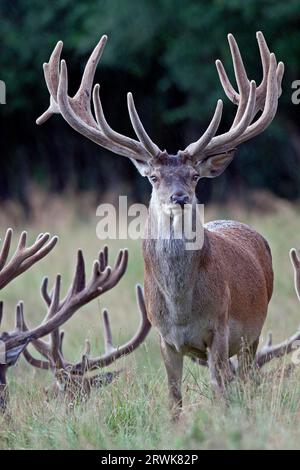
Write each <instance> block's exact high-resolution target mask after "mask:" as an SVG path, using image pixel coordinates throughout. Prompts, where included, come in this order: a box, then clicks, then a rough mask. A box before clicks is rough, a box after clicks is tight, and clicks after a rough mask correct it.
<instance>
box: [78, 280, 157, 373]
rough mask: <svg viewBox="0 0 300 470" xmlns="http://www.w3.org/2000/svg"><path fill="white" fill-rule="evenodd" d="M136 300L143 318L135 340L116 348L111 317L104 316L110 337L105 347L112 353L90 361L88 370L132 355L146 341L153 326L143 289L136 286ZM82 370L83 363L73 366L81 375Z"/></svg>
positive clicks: (106, 337)
mask: <svg viewBox="0 0 300 470" xmlns="http://www.w3.org/2000/svg"><path fill="white" fill-rule="evenodd" d="M136 298H137V304H138V307H139V313H140V317H141V320H140V325H139V327H138V330H137V332H136V333H135V335H134V336H133V338H132V339H131V340H130V341H128V342H127V343H125V344H124V345H123V346H120V347H117V348H114V347H113V345H112V337H111V331H110V323H109V317H108V314H107V315H105V314H104V316H103V321H104V322H106V323H105V324H104V325H105V326H104V331H105V335H107V334H108V336H105V347H106V348H107V347H108V348H109V349H110V352H106V351H105V353H104V354H103V355H102V356H100V357H97V358H93V359H89V360H88V370H95V369H98V368H100V367H106V366H108V365H110V364H112V363H113V362H115V361H116V360H117V359H119V358H120V357H123V356H126V355H128V354H130V353H131V352H132V351H134V350H135V349H136V348H137V347H138V346H139V345H140V344H141V343H142V342H143V341H144V339H145V338H146V336H147V334H148V333H149V331H150V328H151V324H150V322H149V320H148V318H147V311H146V306H145V301H144V295H143V289H142V287H141V286H140V285H137V286H136ZM107 341H108V342H107ZM80 370H81V363H78V364H76V365H74V366H73V370H72V372H74V373H76V372H77V373H79V372H80Z"/></svg>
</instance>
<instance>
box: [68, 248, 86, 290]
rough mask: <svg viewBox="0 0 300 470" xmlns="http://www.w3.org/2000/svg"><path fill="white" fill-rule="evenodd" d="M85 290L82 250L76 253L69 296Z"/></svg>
mask: <svg viewBox="0 0 300 470" xmlns="http://www.w3.org/2000/svg"><path fill="white" fill-rule="evenodd" d="M84 288H85V262H84V257H83V253H82V250H78V252H77V263H76V270H75V275H74V279H73V282H72V287H71V295H73V294H77V293H78V292H81V291H82V290H83V289H84Z"/></svg>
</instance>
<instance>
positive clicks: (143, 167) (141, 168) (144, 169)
mask: <svg viewBox="0 0 300 470" xmlns="http://www.w3.org/2000/svg"><path fill="white" fill-rule="evenodd" d="M130 160H131V161H132V163H133V164H134V166H135V167H136V168H137V170H138V172H139V173H140V175H142V176H147V174H148V173H149V165H148V163H145V162H142V161H141V160H135V159H134V158H131V159H130Z"/></svg>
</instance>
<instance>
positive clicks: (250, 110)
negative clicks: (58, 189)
mask: <svg viewBox="0 0 300 470" xmlns="http://www.w3.org/2000/svg"><path fill="white" fill-rule="evenodd" d="M106 41H107V36H102V38H101V39H100V41H99V43H98V45H97V46H96V47H95V49H94V51H93V53H92V54H91V56H90V58H89V60H88V62H87V64H86V67H85V70H84V73H83V77H82V81H81V84H80V87H79V90H78V91H77V93H76V94H75V96H74V97H73V98H70V97H69V96H68V74H67V65H66V62H65V61H64V60H60V56H61V52H62V48H63V43H62V41H59V42H58V43H57V45H56V47H55V49H54V50H53V53H52V55H51V57H50V60H49V62H48V63H45V64H44V75H45V80H46V84H47V87H48V90H49V93H50V106H49V108H48V109H47V111H45V113H44V114H43V115H42V116H40V117H39V118H38V119H37V121H36V122H37V124H43V123H44V122H45V121H46V120H47V119H48V118H49V117H50V116H52V115H53V114H55V113H58V114H61V115H62V116H63V118H64V119H65V120H66V121H67V122H68V124H69V125H70V126H71V127H73V129H75V130H76V131H77V132H79V133H80V134H82V135H84V136H85V137H87V138H88V139H90V140H92V141H94V142H95V143H97V144H98V145H100V146H102V147H104V148H106V149H109V150H111V151H112V152H114V153H117V154H118V155H123V156H125V157H129V158H131V159H134V160H140V161H144V162H145V161H148V160H150V159H151V158H154V159H155V158H157V157H158V156H159V155H160V154H161V153H162V152H161V150H160V149H159V148H158V146H157V145H156V144H155V143H154V142H152V140H151V139H150V137H149V136H148V134H147V133H146V131H145V129H144V127H143V125H142V123H141V121H140V118H139V116H138V114H137V111H136V108H135V105H134V101H133V97H132V94H131V93H128V103H127V104H128V111H129V116H130V120H131V123H132V126H133V128H134V130H135V133H136V135H137V137H138V139H139V140H138V141H137V140H134V139H131V138H128V137H126V136H124V135H121V134H119V133H118V132H115V131H114V130H113V129H112V128H111V127H110V126H109V124H108V123H107V121H106V119H105V116H104V113H103V109H102V104H101V100H100V95H99V91H100V86H99V85H98V84H96V85H95V87H94V90H93V104H94V113H95V117H96V119H95V118H94V116H93V114H92V111H91V95H92V87H93V80H94V75H95V71H96V67H97V64H98V62H99V60H100V58H101V55H102V53H103V50H104V47H105V44H106ZM228 41H229V46H230V50H231V55H232V60H233V65H234V71H235V77H236V81H237V85H238V92H237V91H236V90H235V89H234V88H233V86H232V85H231V83H230V81H229V79H228V76H227V74H226V72H225V69H224V66H223V64H222V62H221V61H220V60H217V61H216V66H217V70H218V73H219V77H220V81H221V84H222V86H223V88H224V91H225V93H226V95H227V97H228V98H229V99H230V100H231V101H232V102H233V103H234V104H235V105H237V111H236V115H235V118H234V121H233V124H232V126H231V128H230V130H229V131H228V132H226V133H224V134H221V135H218V136H216V133H217V130H218V127H219V125H220V122H221V118H222V109H223V102H222V100H219V101H218V103H217V106H216V110H215V113H214V116H213V118H212V121H211V123H210V124H209V126H208V128H207V130H206V131H205V132H204V134H203V135H202V136H201V138H200V139H199V140H198V141H197V142H193V143H192V144H190V145H189V146H188V147H187V148H186V149H185V150H184V151H183V152H179V154H182V153H183V154H185V155H186V156H188V157H189V158H191V159H192V160H194V161H201V160H204V159H205V158H207V157H208V156H210V155H215V154H219V153H225V154H226V153H228V152H230V151H232V150H234V149H235V148H236V147H237V146H238V145H240V144H241V143H243V142H245V141H247V140H249V139H251V138H253V137H254V136H256V135H258V134H260V133H261V132H263V131H264V130H265V129H266V128H267V127H268V126H269V124H270V123H271V122H272V120H273V118H274V116H275V114H276V111H277V105H278V98H279V96H280V95H281V82H282V77H283V74H284V65H283V63H282V62H279V64H277V61H276V57H275V54H274V53H270V51H269V48H268V46H267V44H266V41H265V39H264V36H263V34H262V33H261V32H258V33H257V41H258V46H259V51H260V56H261V61H262V68H263V78H262V81H261V83H260V85H259V86H258V87H256V84H255V81H254V80H252V81H250V80H249V79H248V77H247V73H246V71H245V67H244V64H243V60H242V58H241V54H240V51H239V48H238V45H237V43H236V41H235V39H234V37H233V35H232V34H229V35H228ZM259 111H261V115H260V116H259V117H258V118H257V119H256V120H255V117H256V116H257V113H258V112H259Z"/></svg>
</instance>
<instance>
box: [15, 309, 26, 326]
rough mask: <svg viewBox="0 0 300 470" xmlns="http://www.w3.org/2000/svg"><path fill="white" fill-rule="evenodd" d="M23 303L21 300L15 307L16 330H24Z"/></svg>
mask: <svg viewBox="0 0 300 470" xmlns="http://www.w3.org/2000/svg"><path fill="white" fill-rule="evenodd" d="M24 328H25V322H24V305H23V302H19V303H18V304H17V307H16V330H17V331H24Z"/></svg>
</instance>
